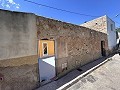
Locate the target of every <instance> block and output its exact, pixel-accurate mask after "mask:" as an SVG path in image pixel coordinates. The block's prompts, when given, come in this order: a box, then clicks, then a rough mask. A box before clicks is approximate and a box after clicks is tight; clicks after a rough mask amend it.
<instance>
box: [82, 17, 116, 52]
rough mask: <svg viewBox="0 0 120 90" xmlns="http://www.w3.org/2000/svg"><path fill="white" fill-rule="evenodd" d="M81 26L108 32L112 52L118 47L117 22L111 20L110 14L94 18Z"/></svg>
mask: <svg viewBox="0 0 120 90" xmlns="http://www.w3.org/2000/svg"><path fill="white" fill-rule="evenodd" d="M80 26H84V27H87V28H90V29H93V30H96V31H100V32H103V33H106V34H107V39H108V47H109V51H110V52H111V50H114V48H115V47H116V44H117V37H116V29H115V22H114V21H113V20H111V19H110V18H109V17H108V16H106V15H105V16H102V17H99V18H96V19H94V20H91V21H88V22H86V23H83V24H81V25H80Z"/></svg>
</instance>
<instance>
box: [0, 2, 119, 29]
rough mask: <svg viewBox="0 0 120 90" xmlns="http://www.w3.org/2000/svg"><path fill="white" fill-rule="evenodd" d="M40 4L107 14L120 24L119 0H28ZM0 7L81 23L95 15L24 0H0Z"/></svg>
mask: <svg viewBox="0 0 120 90" xmlns="http://www.w3.org/2000/svg"><path fill="white" fill-rule="evenodd" d="M29 1H33V2H36V3H40V4H45V5H48V6H52V7H56V8H59V9H64V10H68V11H72V12H77V13H81V14H87V15H92V16H103V15H108V16H109V17H110V18H111V19H113V20H114V21H115V22H116V26H117V27H118V26H120V15H118V16H117V17H115V16H116V15H117V14H120V1H119V0H29ZM0 8H1V9H7V10H12V11H21V12H32V13H35V14H37V15H40V16H44V17H49V18H53V19H57V20H61V21H64V22H69V23H73V24H78V25H79V24H82V23H84V22H85V21H89V20H92V19H94V18H96V17H90V16H89V17H87V16H84V15H83V16H82V15H77V14H72V13H68V12H62V11H58V10H55V9H51V8H47V7H43V6H39V5H35V4H33V3H29V2H26V1H24V0H0Z"/></svg>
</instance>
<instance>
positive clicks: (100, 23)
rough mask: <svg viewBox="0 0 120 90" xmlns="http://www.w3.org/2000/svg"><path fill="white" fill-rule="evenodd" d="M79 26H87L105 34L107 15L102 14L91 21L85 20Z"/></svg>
mask: <svg viewBox="0 0 120 90" xmlns="http://www.w3.org/2000/svg"><path fill="white" fill-rule="evenodd" d="M80 26H83V27H87V28H90V29H93V30H96V31H99V32H103V33H106V34H107V16H106V15H105V16H102V17H99V18H96V19H93V20H91V21H88V22H85V23H83V24H81V25H80Z"/></svg>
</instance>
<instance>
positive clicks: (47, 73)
mask: <svg viewBox="0 0 120 90" xmlns="http://www.w3.org/2000/svg"><path fill="white" fill-rule="evenodd" d="M39 75H40V81H42V80H46V81H48V80H50V79H52V78H54V77H55V75H56V72H55V57H49V58H46V59H39Z"/></svg>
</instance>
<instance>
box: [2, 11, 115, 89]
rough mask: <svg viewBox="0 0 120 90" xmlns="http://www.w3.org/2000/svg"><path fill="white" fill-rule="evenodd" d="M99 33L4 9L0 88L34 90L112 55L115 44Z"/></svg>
mask: <svg viewBox="0 0 120 90" xmlns="http://www.w3.org/2000/svg"><path fill="white" fill-rule="evenodd" d="M105 17H106V16H105ZM109 20H110V19H109ZM105 23H106V20H105ZM96 24H99V23H98V22H95V25H96ZM101 24H102V22H101ZM102 25H103V24H102ZM110 27H114V23H113V24H112V25H111V26H110ZM101 28H103V27H102V26H101ZM104 28H105V30H106V29H107V28H108V25H106V26H105V27H104ZM98 30H99V28H98V29H94V28H92V29H89V28H86V27H83V26H79V25H74V24H70V23H66V22H62V21H58V20H53V19H49V18H45V17H41V16H37V15H35V14H32V13H23V12H12V11H7V10H0V89H1V88H2V89H3V90H8V89H9V90H31V89H34V88H36V87H37V86H38V84H39V83H40V82H45V81H49V80H52V79H54V78H56V77H61V76H63V75H65V74H66V73H68V72H70V71H71V70H73V69H76V68H77V67H80V66H82V65H85V64H87V63H89V62H92V61H94V60H96V59H98V58H101V57H103V56H106V55H108V54H109V50H112V48H113V47H114V46H115V41H114V42H113V41H111V42H109V40H110V39H111V36H109V35H110V33H109V35H108V33H104V32H106V31H104V30H103V31H104V32H99V31H98ZM112 31H113V30H112ZM112 31H111V32H112ZM108 37H110V39H109V38H108ZM112 39H114V40H115V37H112Z"/></svg>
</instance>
